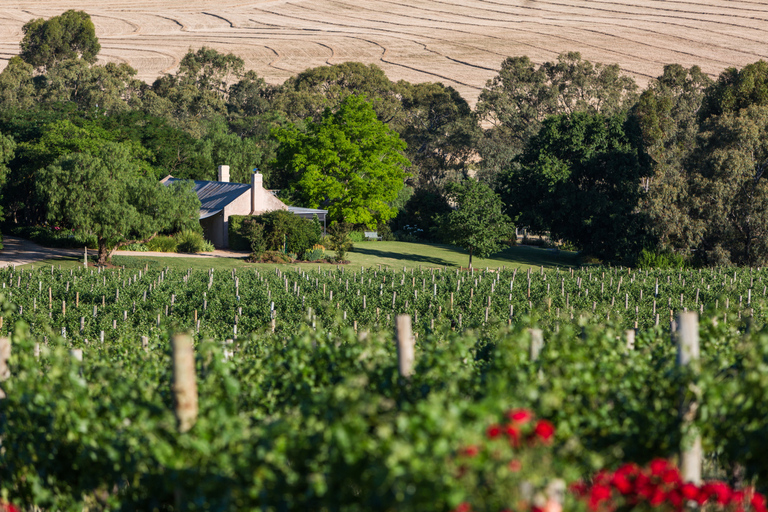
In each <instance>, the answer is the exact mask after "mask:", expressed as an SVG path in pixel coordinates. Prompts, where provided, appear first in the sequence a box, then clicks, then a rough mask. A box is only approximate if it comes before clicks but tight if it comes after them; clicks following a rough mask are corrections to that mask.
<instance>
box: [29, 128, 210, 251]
mask: <svg viewBox="0 0 768 512" xmlns="http://www.w3.org/2000/svg"><path fill="white" fill-rule="evenodd" d="M143 167H144V166H143V165H142V164H141V162H140V161H138V160H137V159H136V158H135V156H134V148H132V147H131V146H130V145H128V144H119V143H111V142H108V143H103V144H101V145H100V147H99V148H98V149H96V150H94V151H93V152H88V153H71V154H68V155H64V156H62V157H60V158H58V159H57V160H56V161H55V162H54V163H53V164H52V165H49V166H47V167H45V168H42V169H40V170H39V171H38V172H37V175H36V187H37V191H38V193H39V194H40V195H41V197H43V198H44V201H45V204H46V205H47V209H48V220H49V221H50V222H52V223H55V224H59V225H62V226H66V227H68V228H71V229H73V230H74V231H75V233H77V234H79V235H88V234H92V235H95V236H96V237H97V239H98V245H99V263H101V264H103V263H105V262H106V260H107V258H108V256H109V252H108V246H109V247H111V248H112V249H111V250H112V251H114V249H115V248H116V247H119V246H120V245H124V244H126V243H132V242H134V241H136V240H140V239H144V238H149V237H150V236H152V235H153V234H156V233H157V232H158V231H161V230H165V229H168V228H171V227H173V226H193V225H195V226H196V225H197V217H198V212H199V209H200V201H199V199H198V198H197V196H196V195H195V194H194V193H193V192H192V189H191V187H190V183H184V182H182V183H181V184H179V185H176V184H173V185H171V186H169V187H166V186H164V185H162V184H161V183H160V182H158V181H157V180H156V179H155V177H154V175H153V174H151V173H148V172H146V171H144V172H142V171H143V169H142V168H143Z"/></svg>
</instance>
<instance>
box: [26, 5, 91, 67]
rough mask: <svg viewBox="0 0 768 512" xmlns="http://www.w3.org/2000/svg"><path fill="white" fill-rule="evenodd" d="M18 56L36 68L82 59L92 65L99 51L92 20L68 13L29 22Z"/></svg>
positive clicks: (86, 16)
mask: <svg viewBox="0 0 768 512" xmlns="http://www.w3.org/2000/svg"><path fill="white" fill-rule="evenodd" d="M21 30H22V32H23V33H24V37H23V38H22V40H21V54H20V55H19V56H20V57H21V58H22V59H23V60H24V61H25V62H27V63H29V64H31V65H32V66H34V67H35V68H47V67H50V66H52V65H54V64H56V63H58V62H61V61H63V60H68V59H82V60H83V61H85V62H87V63H89V64H93V63H94V62H96V55H97V54H98V53H99V50H101V45H100V44H99V39H98V38H97V37H96V29H95V27H94V26H93V22H92V21H91V17H90V16H89V15H88V14H87V13H85V12H83V11H76V10H73V9H71V10H69V11H66V12H64V13H62V14H61V15H59V16H53V17H52V18H49V19H48V20H44V19H42V18H38V19H34V20H31V21H28V22H27V23H25V24H24V26H23V27H22V29H21Z"/></svg>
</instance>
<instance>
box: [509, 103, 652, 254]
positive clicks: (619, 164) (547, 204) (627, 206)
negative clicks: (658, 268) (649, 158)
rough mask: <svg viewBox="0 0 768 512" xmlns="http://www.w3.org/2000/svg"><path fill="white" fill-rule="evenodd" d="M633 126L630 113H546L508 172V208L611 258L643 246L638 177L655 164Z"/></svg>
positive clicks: (532, 225)
mask: <svg viewBox="0 0 768 512" xmlns="http://www.w3.org/2000/svg"><path fill="white" fill-rule="evenodd" d="M628 131H629V127H628V126H627V120H626V116H624V115H618V116H613V117H606V116H604V115H602V114H589V113H586V112H576V113H574V114H567V115H566V114H563V115H559V116H552V117H549V118H548V119H546V120H545V121H544V124H543V126H542V129H541V131H540V132H539V133H538V134H537V135H536V136H535V137H533V138H532V139H531V141H530V144H529V145H528V146H527V148H526V150H525V153H523V154H522V155H521V156H520V158H519V159H518V160H517V161H516V165H515V166H513V167H511V168H510V170H509V171H508V172H507V173H506V174H505V175H504V176H503V178H502V191H503V192H502V197H503V198H504V199H505V202H506V203H507V204H508V205H509V212H510V214H511V215H512V216H513V218H516V219H517V221H518V222H519V223H520V224H521V225H523V226H527V227H530V228H533V229H536V230H541V231H549V232H550V234H551V236H552V238H553V239H555V240H567V241H570V242H573V243H574V244H576V245H577V246H579V247H581V248H582V249H584V250H585V251H586V252H588V253H589V254H592V255H595V256H599V257H602V258H605V259H608V260H619V259H622V258H625V257H627V256H629V255H631V254H633V253H638V252H639V250H640V249H641V248H642V247H643V244H644V243H645V238H644V229H645V223H644V220H643V219H644V215H642V214H640V213H639V212H638V204H639V201H640V198H641V188H640V179H641V178H642V177H644V176H646V175H647V173H648V172H649V171H648V169H647V165H646V164H647V163H646V162H644V161H643V160H641V158H640V157H639V154H638V149H637V147H636V146H635V144H637V142H636V141H635V142H633V140H632V138H631V136H630V135H629V134H628Z"/></svg>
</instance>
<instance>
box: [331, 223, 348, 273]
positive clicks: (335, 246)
mask: <svg viewBox="0 0 768 512" xmlns="http://www.w3.org/2000/svg"><path fill="white" fill-rule="evenodd" d="M349 229H350V226H349V224H347V223H346V222H334V223H333V224H331V227H330V228H328V234H329V235H330V236H328V237H327V240H328V246H329V247H330V248H331V249H332V250H334V251H336V261H337V262H339V263H343V262H344V256H346V255H347V251H349V250H351V249H352V247H353V245H352V241H351V240H350V239H349Z"/></svg>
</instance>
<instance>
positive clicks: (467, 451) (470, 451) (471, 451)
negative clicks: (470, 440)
mask: <svg viewBox="0 0 768 512" xmlns="http://www.w3.org/2000/svg"><path fill="white" fill-rule="evenodd" d="M478 453H480V449H479V448H478V447H477V446H475V445H473V444H471V445H469V446H467V447H465V448H462V450H461V454H462V455H464V456H466V457H474V456H475V455H477V454H478Z"/></svg>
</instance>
